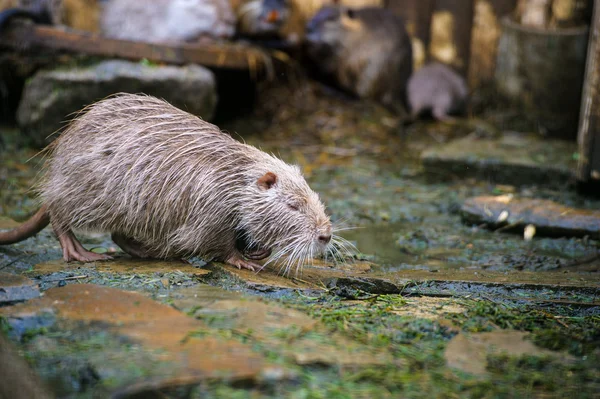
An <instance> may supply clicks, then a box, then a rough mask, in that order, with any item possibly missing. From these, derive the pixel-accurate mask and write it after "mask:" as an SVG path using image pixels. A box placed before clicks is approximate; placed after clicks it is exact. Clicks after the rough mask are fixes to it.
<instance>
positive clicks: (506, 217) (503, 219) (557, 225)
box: [461, 195, 600, 239]
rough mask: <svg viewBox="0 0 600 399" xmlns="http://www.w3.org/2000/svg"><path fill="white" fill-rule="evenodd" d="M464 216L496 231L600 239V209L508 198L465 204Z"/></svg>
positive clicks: (503, 196)
mask: <svg viewBox="0 0 600 399" xmlns="http://www.w3.org/2000/svg"><path fill="white" fill-rule="evenodd" d="M461 214H462V217H463V219H464V220H465V221H466V222H469V223H475V224H482V223H485V224H487V225H490V226H492V227H495V228H499V227H503V226H509V227H511V228H514V229H520V230H522V229H523V228H524V227H525V226H527V225H533V226H535V231H536V234H542V235H544V234H545V235H551V236H568V237H584V236H589V237H590V238H593V239H599V238H600V210H592V209H577V208H571V207H568V206H564V205H561V204H558V203H556V202H554V201H550V200H544V199H519V198H513V197H511V196H506V195H502V196H496V197H494V196H483V197H474V198H469V199H467V200H466V201H465V202H464V203H463V205H462V207H461Z"/></svg>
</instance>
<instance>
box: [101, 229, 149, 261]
mask: <svg viewBox="0 0 600 399" xmlns="http://www.w3.org/2000/svg"><path fill="white" fill-rule="evenodd" d="M110 238H112V240H113V241H114V243H115V244H117V245H118V246H119V248H121V249H122V250H123V251H125V252H127V253H128V254H129V255H131V256H133V257H135V258H142V259H144V258H145V259H148V258H153V256H151V255H150V254H149V252H148V251H147V250H146V249H145V248H144V246H143V245H142V244H140V243H139V242H137V241H136V240H134V239H133V238H130V237H127V236H126V235H123V234H121V233H112V234H111V235H110Z"/></svg>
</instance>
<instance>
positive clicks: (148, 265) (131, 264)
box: [30, 257, 210, 288]
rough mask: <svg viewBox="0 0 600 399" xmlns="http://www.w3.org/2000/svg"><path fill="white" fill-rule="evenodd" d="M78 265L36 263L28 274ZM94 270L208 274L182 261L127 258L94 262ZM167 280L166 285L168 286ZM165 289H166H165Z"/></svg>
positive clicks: (65, 269)
mask: <svg viewBox="0 0 600 399" xmlns="http://www.w3.org/2000/svg"><path fill="white" fill-rule="evenodd" d="M78 268H79V265H74V264H72V263H71V264H70V263H67V262H65V261H63V260H62V259H55V260H51V261H48V262H43V263H38V264H37V265H35V266H34V267H33V270H32V271H31V272H30V274H31V275H35V276H44V275H49V274H52V273H59V272H65V271H74V270H77V269H78ZM94 270H95V271H97V272H101V273H119V274H155V273H159V274H161V273H170V272H174V271H180V272H182V273H185V274H189V275H192V276H202V275H205V274H209V273H210V271H209V270H206V269H204V268H200V267H196V266H195V265H193V264H191V263H184V262H182V261H179V260H177V261H163V260H153V259H134V258H129V257H115V258H114V259H112V260H108V261H102V262H95V263H94ZM168 283H169V282H168V280H167V281H166V284H167V285H168ZM165 288H167V287H165Z"/></svg>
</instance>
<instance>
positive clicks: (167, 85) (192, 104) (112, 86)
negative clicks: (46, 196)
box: [17, 60, 217, 146]
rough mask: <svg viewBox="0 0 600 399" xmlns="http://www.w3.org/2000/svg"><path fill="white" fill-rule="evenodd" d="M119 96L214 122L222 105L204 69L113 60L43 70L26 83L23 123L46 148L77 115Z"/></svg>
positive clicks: (32, 139) (20, 112) (31, 138)
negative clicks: (144, 98)
mask: <svg viewBox="0 0 600 399" xmlns="http://www.w3.org/2000/svg"><path fill="white" fill-rule="evenodd" d="M119 92H126V93H145V94H148V95H152V96H155V97H159V98H163V99H165V100H167V101H169V102H170V103H171V104H173V105H175V106H176V107H179V108H181V109H183V110H186V111H188V112H190V113H192V114H194V115H198V116H200V117H202V119H204V120H211V119H212V117H213V115H214V112H215V107H216V104H217V92H216V82H215V77H214V75H213V73H212V72H210V71H209V70H208V69H206V68H204V67H201V66H197V65H188V66H183V67H177V66H152V65H147V64H143V63H135V62H129V61H121V60H108V61H102V62H100V63H96V64H93V65H88V66H77V67H69V68H67V67H60V68H57V69H46V70H41V71H38V72H37V73H36V74H35V75H34V76H33V77H32V78H31V79H29V81H28V82H27V84H26V85H25V89H24V92H23V97H22V99H21V103H20V104H19V109H18V110H17V122H18V123H19V126H20V127H21V129H22V131H23V134H24V137H25V138H26V139H27V141H28V142H29V143H30V144H33V145H38V146H41V145H45V144H48V143H49V142H50V141H51V140H52V138H53V137H56V136H52V137H48V136H49V135H51V134H52V133H54V132H55V131H56V130H58V129H60V128H61V127H63V126H64V124H65V122H66V121H68V120H70V119H72V118H73V115H72V114H73V113H74V112H77V111H79V110H80V109H82V108H83V107H85V106H86V105H89V104H91V103H93V102H95V101H98V100H101V99H102V98H104V97H106V96H109V95H111V94H114V93H119Z"/></svg>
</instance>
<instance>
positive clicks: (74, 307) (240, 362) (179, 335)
mask: <svg viewBox="0 0 600 399" xmlns="http://www.w3.org/2000/svg"><path fill="white" fill-rule="evenodd" d="M49 308H50V309H52V310H53V311H54V312H55V314H56V318H57V319H58V320H59V321H62V322H72V323H73V322H74V323H76V325H80V326H81V325H83V326H86V325H87V326H96V328H97V326H103V327H102V328H103V329H105V330H106V331H107V332H110V333H111V334H116V335H117V336H119V337H122V338H125V339H127V340H130V341H131V342H135V343H137V344H138V345H141V347H142V348H143V350H145V351H155V352H156V351H160V352H159V353H160V359H161V361H164V362H169V363H172V364H173V366H172V370H171V371H170V372H169V375H156V376H153V378H151V379H150V381H151V383H149V382H148V381H146V380H144V381H137V380H136V376H135V375H133V376H131V378H130V380H129V383H128V384H127V386H126V387H123V388H122V389H123V390H124V391H127V392H143V391H145V390H147V389H150V388H152V387H156V386H160V387H164V386H178V385H189V384H192V383H198V382H200V381H205V380H207V379H226V380H228V381H240V380H244V381H254V380H256V379H259V378H261V376H262V375H264V374H267V375H277V376H280V377H285V376H286V375H287V374H286V372H285V371H284V370H282V369H281V368H280V367H277V366H271V365H270V364H269V363H268V362H267V361H266V359H264V357H263V356H262V355H261V354H259V353H257V352H256V351H254V350H252V348H251V347H250V346H248V345H245V344H242V343H240V342H239V341H237V340H231V339H224V338H222V337H219V336H217V335H216V334H202V333H201V332H203V331H207V330H209V328H208V326H207V325H206V324H205V323H204V322H203V321H201V320H197V319H194V318H192V317H189V316H187V315H185V314H184V313H182V312H180V311H179V310H176V309H174V308H173V307H171V306H167V305H163V304H160V303H158V302H156V301H153V300H151V299H149V298H147V297H145V296H143V295H141V294H139V293H135V292H127V291H122V290H118V289H114V288H108V287H103V286H96V285H92V284H72V285H67V286H65V287H62V288H52V289H49V290H48V291H46V292H45V295H44V297H42V298H39V299H36V300H32V301H29V302H27V303H24V304H19V305H16V306H11V307H4V308H0V315H2V316H4V317H6V318H7V320H8V322H9V323H11V320H12V319H15V318H19V317H20V316H21V315H23V314H31V313H35V312H38V311H43V312H46V311H47V310H48V309H49ZM123 372H124V373H127V371H126V370H123ZM146 377H148V376H146ZM148 384H150V385H148ZM149 387H150V388H149ZM152 389H154V388H152Z"/></svg>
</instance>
